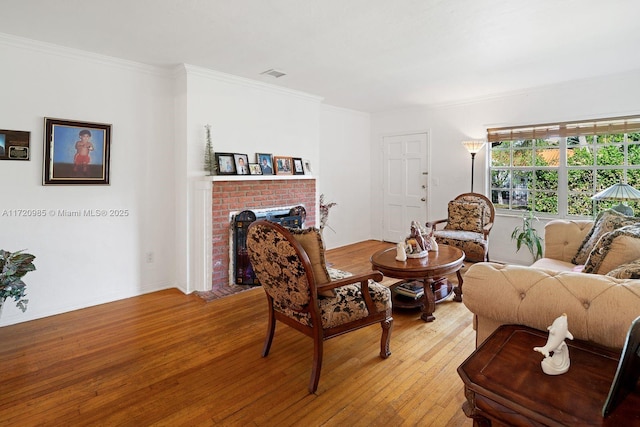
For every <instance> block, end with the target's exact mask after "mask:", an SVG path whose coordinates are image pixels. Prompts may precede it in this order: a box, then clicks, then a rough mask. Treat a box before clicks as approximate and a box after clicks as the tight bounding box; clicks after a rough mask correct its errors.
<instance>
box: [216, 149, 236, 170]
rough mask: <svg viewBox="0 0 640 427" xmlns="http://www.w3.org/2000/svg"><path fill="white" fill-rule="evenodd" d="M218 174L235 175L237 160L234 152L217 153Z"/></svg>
mask: <svg viewBox="0 0 640 427" xmlns="http://www.w3.org/2000/svg"><path fill="white" fill-rule="evenodd" d="M215 157H216V166H217V167H218V175H235V174H236V162H235V159H234V157H233V153H215Z"/></svg>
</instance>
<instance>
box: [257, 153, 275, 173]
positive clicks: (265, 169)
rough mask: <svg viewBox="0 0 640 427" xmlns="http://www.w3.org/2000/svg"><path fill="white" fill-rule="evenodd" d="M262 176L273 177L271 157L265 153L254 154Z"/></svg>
mask: <svg viewBox="0 0 640 427" xmlns="http://www.w3.org/2000/svg"><path fill="white" fill-rule="evenodd" d="M256 160H257V161H258V164H259V165H260V170H261V171H262V175H273V156H272V155H271V154H267V153H256Z"/></svg>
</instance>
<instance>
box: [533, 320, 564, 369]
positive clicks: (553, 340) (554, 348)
mask: <svg viewBox="0 0 640 427" xmlns="http://www.w3.org/2000/svg"><path fill="white" fill-rule="evenodd" d="M547 329H548V330H549V338H547V343H546V344H545V345H544V347H534V348H533V349H534V350H535V351H537V352H540V353H542V354H544V356H545V357H544V359H543V360H542V362H540V365H541V366H542V371H543V372H544V373H545V374H547V375H560V374H564V373H565V372H567V371H568V370H569V365H570V361H569V347H567V344H566V343H565V342H564V340H565V339H566V338H569V339H570V340H572V339H573V335H571V332H569V325H568V323H567V314H566V313H562V316H560V317H558V318H557V319H556V320H554V321H553V323H552V324H551V326H549V327H548V328H547ZM551 352H553V355H552V356H549V353H551Z"/></svg>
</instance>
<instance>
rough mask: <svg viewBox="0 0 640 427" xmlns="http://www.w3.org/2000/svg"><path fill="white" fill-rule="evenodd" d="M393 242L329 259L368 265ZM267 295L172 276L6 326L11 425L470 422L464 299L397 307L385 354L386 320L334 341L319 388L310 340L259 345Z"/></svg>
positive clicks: (2, 398)
mask: <svg viewBox="0 0 640 427" xmlns="http://www.w3.org/2000/svg"><path fill="white" fill-rule="evenodd" d="M385 246H389V244H385V243H381V242H377V241H367V242H362V243H358V244H355V245H350V246H346V247H343V248H338V249H335V250H331V251H328V253H327V260H328V262H330V263H332V265H333V267H335V268H340V269H344V270H348V271H351V272H354V273H357V272H360V271H368V270H370V265H369V256H370V255H371V254H372V253H373V252H374V251H376V250H378V249H380V248H382V247H385ZM387 280H390V279H385V282H384V283H387ZM389 283H392V281H389ZM266 308H267V306H266V300H265V297H264V293H263V290H262V289H261V288H256V289H252V290H249V291H245V292H242V293H240V294H236V295H233V296H229V297H225V298H222V299H219V300H215V301H212V302H208V303H207V302H204V301H203V300H202V299H200V298H199V297H197V296H195V295H184V294H182V293H181V292H180V291H178V290H175V289H170V290H165V291H160V292H154V293H151V294H147V295H143V296H139V297H135V298H130V299H126V300H122V301H117V302H113V303H109V304H104V305H100V306H96V307H91V308H87V309H83V310H78V311H74V312H70V313H65V314H61V315H58V316H53V317H49V318H45V319H39V320H35V321H31V322H25V323H22V324H17V325H12V326H6V327H3V328H0V343H2V345H1V347H0V360H1V361H2V362H1V363H0V425H11V426H32V425H33V426H36V425H37V426H60V425H69V426H80V425H100V426H115V425H118V426H121V425H124V426H127V425H129V426H147V425H158V426H161V425H162V426H195V425H203V426H208V425H229V426H235V425H237V426H270V425H277V426H378V425H380V426H383V425H384V426H405V425H406V426H411V425H420V426H471V425H472V423H471V421H470V420H469V419H467V418H466V417H465V416H464V414H463V412H462V410H461V405H462V403H463V401H464V394H463V385H462V381H461V379H460V378H459V377H458V374H457V373H456V368H457V367H458V365H460V364H461V363H462V361H463V360H464V359H465V358H466V357H467V356H468V355H469V354H470V353H471V352H472V351H473V348H474V339H475V333H474V331H473V330H472V326H471V320H472V316H471V313H470V312H469V311H468V310H467V309H466V308H465V306H464V305H463V304H460V303H456V302H453V301H451V300H450V299H449V300H447V301H444V302H442V303H440V304H438V306H437V308H436V311H435V313H434V314H435V316H436V320H435V321H434V322H432V323H424V322H423V321H422V320H420V313H419V312H418V311H415V310H408V311H394V329H393V331H392V335H391V351H392V355H391V356H390V357H389V358H388V359H386V360H383V359H381V358H380V357H379V356H378V352H379V339H380V333H381V329H380V328H379V327H375V326H374V327H368V328H364V329H361V330H359V331H357V332H352V333H350V334H347V335H344V336H340V337H337V338H334V339H331V340H329V341H326V342H325V347H324V363H323V367H322V375H321V377H320V384H319V388H318V391H317V393H316V394H311V395H310V394H309V393H308V392H307V383H308V380H309V375H310V373H311V356H312V340H311V339H309V338H308V337H306V336H304V335H302V334H300V333H299V332H297V331H294V330H293V329H291V328H288V327H286V326H283V325H281V324H278V326H277V328H276V335H275V339H274V342H273V346H272V348H271V353H270V354H269V356H268V357H267V358H262V357H261V356H260V353H261V350H262V345H263V340H264V337H265V332H266V320H267V310H266Z"/></svg>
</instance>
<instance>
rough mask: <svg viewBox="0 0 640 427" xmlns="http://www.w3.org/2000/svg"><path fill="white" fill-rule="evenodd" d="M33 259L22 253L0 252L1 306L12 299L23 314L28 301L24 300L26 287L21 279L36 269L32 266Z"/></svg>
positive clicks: (33, 257)
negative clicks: (8, 299)
mask: <svg viewBox="0 0 640 427" xmlns="http://www.w3.org/2000/svg"><path fill="white" fill-rule="evenodd" d="M35 258H36V257H35V256H34V255H31V254H28V253H26V252H24V251H17V252H9V251H5V250H0V303H2V304H3V303H4V301H5V300H6V299H7V298H13V300H14V301H16V307H18V308H19V309H20V310H22V312H23V313H24V311H25V310H26V309H27V303H28V302H29V300H28V299H25V296H26V293H25V292H26V288H27V285H26V284H25V283H24V282H23V281H22V278H23V277H24V275H25V274H27V273H28V272H30V271H33V270H35V269H36V266H35V265H33V260H34V259H35Z"/></svg>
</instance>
